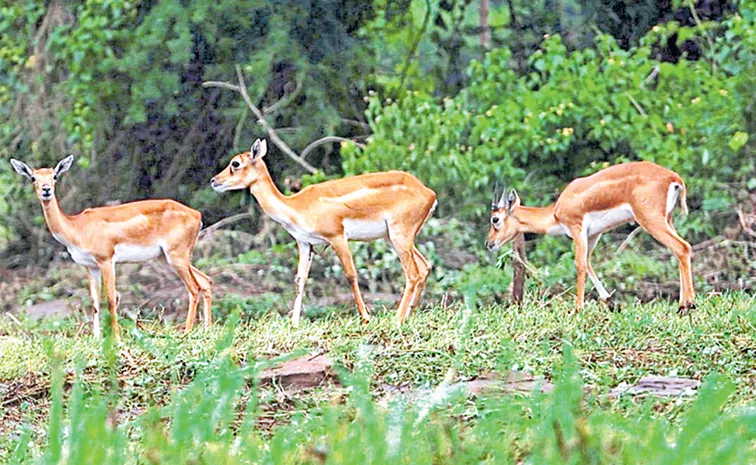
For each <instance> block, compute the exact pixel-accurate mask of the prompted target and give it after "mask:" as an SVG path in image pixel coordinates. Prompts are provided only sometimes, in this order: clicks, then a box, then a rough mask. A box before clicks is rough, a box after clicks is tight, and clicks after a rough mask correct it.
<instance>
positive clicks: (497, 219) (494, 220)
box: [491, 216, 499, 224]
mask: <svg viewBox="0 0 756 465" xmlns="http://www.w3.org/2000/svg"><path fill="white" fill-rule="evenodd" d="M498 222H499V217H498V216H494V217H493V218H491V223H493V224H496V223H498Z"/></svg>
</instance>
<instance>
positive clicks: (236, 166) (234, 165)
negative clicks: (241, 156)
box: [231, 160, 241, 169]
mask: <svg viewBox="0 0 756 465" xmlns="http://www.w3.org/2000/svg"><path fill="white" fill-rule="evenodd" d="M240 166H241V163H239V162H238V161H236V160H234V161H232V162H231V168H233V169H236V168H238V167H240Z"/></svg>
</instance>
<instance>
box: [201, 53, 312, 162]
mask: <svg viewBox="0 0 756 465" xmlns="http://www.w3.org/2000/svg"><path fill="white" fill-rule="evenodd" d="M236 76H237V78H238V79H239V85H238V86H235V85H233V84H229V83H227V82H218V81H207V82H204V83H202V87H222V88H224V89H229V90H233V91H235V92H239V93H240V94H241V96H242V98H243V99H244V101H245V102H246V103H247V106H248V107H249V109H250V110H252V113H254V115H255V117H256V118H257V122H258V123H259V124H260V125H261V126H262V127H263V128H265V131H266V132H267V133H268V137H270V140H271V141H272V142H273V143H274V144H276V146H277V147H278V148H279V149H280V150H281V151H282V152H283V153H285V154H286V156H288V157H289V158H291V159H292V160H294V161H295V162H297V163H298V164H299V165H300V166H302V167H303V168H304V169H306V170H307V171H308V172H309V173H310V174H314V173H316V172H317V169H315V167H314V166H312V165H311V164H309V163H307V162H306V161H304V160H303V159H302V158H301V157H300V156H299V155H297V153H296V152H294V151H293V150H292V149H291V147H289V146H288V145H287V144H286V142H284V141H283V139H281V137H280V136H279V135H278V132H276V130H275V129H274V128H273V126H271V125H270V124H269V123H268V122H267V121H266V120H265V116H264V115H263V113H262V111H260V109H259V108H257V106H256V105H255V104H254V103H253V102H252V99H251V98H250V97H249V94H248V93H247V85H246V84H245V83H244V74H242V70H241V66H239V65H236Z"/></svg>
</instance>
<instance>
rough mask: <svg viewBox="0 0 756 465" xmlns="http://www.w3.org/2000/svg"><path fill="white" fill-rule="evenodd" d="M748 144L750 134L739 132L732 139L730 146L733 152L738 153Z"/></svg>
mask: <svg viewBox="0 0 756 465" xmlns="http://www.w3.org/2000/svg"><path fill="white" fill-rule="evenodd" d="M746 142H748V133H746V132H743V131H738V132H736V133H735V134H733V136H732V138H731V139H730V143H729V145H730V148H731V149H732V151H733V152H737V151H738V150H740V148H741V147H743V146H744V145H746Z"/></svg>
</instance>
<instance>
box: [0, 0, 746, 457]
mask: <svg viewBox="0 0 756 465" xmlns="http://www.w3.org/2000/svg"><path fill="white" fill-rule="evenodd" d="M754 23H756V3H754V2H753V1H752V0H697V1H693V0H647V1H644V2H635V1H629V0H627V1H626V0H532V1H521V0H398V1H390V0H373V1H358V0H310V1H298V0H277V1H263V0H252V1H249V0H224V1H222V2H220V1H211V0H37V1H33V0H0V158H2V159H7V158H9V157H15V158H20V159H23V160H25V161H26V162H28V163H29V164H30V165H32V166H34V167H40V166H52V165H53V164H54V163H55V162H56V161H57V160H59V159H61V158H62V157H64V156H65V155H67V154H69V153H74V154H76V156H77V165H76V166H75V167H74V169H73V170H71V172H70V173H67V174H66V175H65V176H64V177H63V179H62V180H61V182H60V185H59V188H58V190H57V192H58V195H59V198H60V200H61V203H62V206H63V208H64V210H66V211H67V212H71V213H74V212H78V211H80V210H82V209H84V208H86V207H91V206H97V205H102V204H106V203H113V202H126V201H129V200H134V199H141V198H151V197H171V198H176V199H178V200H180V201H182V202H184V203H186V204H188V205H190V206H192V207H194V208H197V209H199V210H200V211H202V213H203V215H204V222H205V225H212V224H214V223H216V222H217V221H219V220H221V219H224V218H227V217H231V216H233V217H234V219H235V221H234V222H230V223H226V224H225V226H224V227H223V228H221V229H219V230H215V231H210V232H206V233H203V235H202V236H201V238H200V240H199V242H198V247H197V250H196V252H195V262H196V264H197V266H198V267H200V268H201V269H203V270H205V271H206V272H208V273H209V274H210V275H211V276H212V277H213V279H214V286H215V288H214V290H215V305H214V312H215V315H216V316H217V319H216V321H217V322H218V323H219V324H218V325H216V326H215V327H214V328H212V329H210V330H198V331H195V332H193V333H191V334H189V335H188V336H184V335H181V334H179V332H178V331H177V330H176V329H175V328H174V327H173V324H174V322H175V321H179V322H180V321H182V320H183V318H184V311H185V310H184V309H185V305H186V301H185V299H184V298H183V295H184V290H183V288H182V286H181V284H180V283H179V282H178V281H177V279H175V278H174V277H173V276H172V275H171V273H170V272H169V269H168V268H167V267H166V266H165V265H164V264H161V263H160V262H154V263H150V264H144V265H141V266H136V265H123V266H119V283H118V289H119V291H120V293H121V314H120V317H121V318H122V326H123V327H124V335H123V340H122V341H121V342H120V343H119V344H113V343H112V341H110V340H106V341H104V342H100V341H96V340H94V339H92V338H89V337H82V334H88V332H89V325H90V322H89V321H88V318H87V317H86V316H85V315H84V312H82V311H81V310H82V309H88V308H89V305H90V301H89V296H88V295H87V286H86V280H85V274H84V273H83V271H82V270H81V269H80V267H78V266H76V265H74V264H73V263H72V262H71V260H70V258H69V257H68V256H67V253H66V252H65V251H64V250H63V249H62V247H61V246H60V245H59V244H56V243H55V241H54V239H53V238H52V236H51V235H50V234H49V232H48V231H47V228H46V226H45V224H44V220H43V217H42V212H41V209H40V208H39V205H37V203H38V202H37V200H36V199H35V198H34V195H33V192H32V189H31V188H30V187H29V186H28V184H27V183H26V182H25V181H24V180H23V179H22V178H21V177H20V176H18V175H16V174H15V173H13V172H12V171H11V167H10V165H9V163H7V162H4V161H2V160H0V217H1V218H2V221H0V294H1V295H3V299H2V301H0V310H1V311H2V312H0V462H2V463H13V464H31V463H43V464H47V463H49V464H61V463H70V464H84V463H138V464H155V463H212V464H217V463H307V464H317V463H399V462H398V458H399V457H401V458H403V459H404V460H405V463H465V462H475V463H518V464H519V463H539V464H541V463H554V464H557V463H558V464H561V463H597V464H598V463H633V464H635V463H648V464H654V463H659V464H670V463H738V464H740V463H751V462H754V461H756V457H754V448H753V444H754V439H756V423H754V415H753V410H752V406H753V404H754V400H756V391H755V390H754V386H756V384H755V383H754V380H756V372H755V371H754V365H753V355H754V353H756V339H754V334H756V331H754V325H756V313H755V312H756V304H754V298H753V295H752V291H753V289H754V288H756V244H755V243H754V241H755V240H756V156H754V155H755V154H754V148H755V147H756V138H755V137H754V136H753V134H754V124H755V123H754V118H753V116H754V112H755V111H756V108H755V107H754V102H756V99H754V95H756V34H755V33H754V29H755V27H754V26H755V24H754ZM237 65H238V66H240V67H241V70H242V71H243V73H244V75H245V78H246V83H247V86H248V88H249V93H250V95H251V97H252V100H253V102H254V104H255V105H256V106H258V107H259V108H260V109H261V110H262V112H263V113H264V118H265V120H266V121H267V123H268V124H269V125H270V126H271V127H272V128H274V130H275V131H276V132H277V133H278V134H279V136H280V137H281V139H282V140H283V141H285V143H286V144H287V145H289V146H290V147H291V148H292V149H293V150H294V151H295V152H297V153H298V154H300V155H302V156H303V157H306V161H307V162H308V163H309V164H311V165H312V166H313V167H314V169H313V170H309V169H305V168H303V167H301V165H298V164H295V163H293V162H292V160H291V159H290V158H287V157H286V156H285V155H284V154H283V152H281V151H280V150H279V148H277V147H275V146H274V145H273V144H271V153H270V155H269V156H268V157H267V160H268V163H269V165H270V166H271V170H272V171H273V176H274V179H275V180H276V182H277V183H278V185H279V186H280V187H281V189H283V190H285V191H289V192H293V191H296V190H298V189H300V188H301V187H302V186H303V185H307V184H309V183H313V182H317V181H320V180H323V179H326V178H333V177H341V176H344V175H350V174H356V173H362V172H365V171H375V170H383V169H405V170H409V171H411V172H413V173H414V174H415V175H417V176H418V177H419V178H420V179H422V180H423V181H424V182H425V183H426V184H427V185H428V186H429V187H431V188H433V189H434V190H435V191H436V192H438V194H439V200H440V206H439V209H438V212H437V214H436V215H435V217H434V218H432V219H431V220H430V221H429V222H428V224H427V225H426V226H425V228H424V230H423V233H422V235H421V241H420V242H421V244H420V248H421V250H422V251H423V253H424V254H426V255H427V256H428V257H429V258H430V260H431V261H432V262H433V263H434V270H433V275H432V277H431V280H430V283H429V286H428V289H427V296H426V302H428V303H429V305H428V306H427V307H425V308H423V309H421V310H420V311H419V312H418V313H417V314H415V315H413V316H412V318H410V319H409V320H408V321H407V322H406V324H405V325H404V326H402V327H398V326H397V325H395V323H394V321H393V319H392V316H393V315H392V311H393V305H394V302H395V300H396V299H397V298H398V293H399V292H400V290H401V288H402V284H403V283H402V280H401V274H400V273H401V272H400V267H399V264H398V261H397V258H396V256H395V254H394V253H393V252H392V251H390V249H389V247H388V246H387V245H386V244H384V243H382V242H378V243H374V244H369V245H367V244H358V245H355V246H354V248H353V250H354V254H355V260H356V262H357V266H358V268H359V273H360V280H361V284H362V286H363V288H364V291H365V293H366V295H367V300H368V302H369V303H370V304H371V305H372V307H373V309H374V311H375V315H376V316H375V318H374V319H373V320H372V321H371V322H370V323H369V324H368V325H365V326H363V325H360V324H359V322H358V320H357V318H356V316H355V312H354V309H353V308H352V304H351V295H350V293H349V290H348V287H347V286H346V284H345V283H344V280H343V279H342V276H341V269H340V267H339V266H338V264H337V261H336V259H335V257H334V256H333V254H332V253H331V252H330V251H323V252H322V253H318V254H317V255H316V258H315V260H316V263H315V264H314V266H313V271H312V273H311V280H310V283H309V284H308V296H307V299H306V314H307V318H306V319H305V321H304V322H303V325H302V327H301V328H298V329H294V328H292V327H291V326H290V324H289V322H288V320H287V319H286V318H285V317H284V316H282V315H285V314H286V312H287V311H288V309H289V307H290V304H291V302H292V300H293V295H294V286H293V276H294V270H295V268H296V246H295V244H294V243H293V241H292V240H291V239H290V238H289V237H287V235H286V233H285V232H284V231H283V230H282V229H281V228H280V227H277V226H275V225H273V224H271V222H270V221H269V220H266V219H265V218H264V217H263V216H262V215H261V214H260V212H259V209H257V207H256V205H255V202H254V200H252V199H251V197H250V195H249V194H248V193H235V194H227V195H222V196H221V195H218V194H217V193H215V192H213V191H212V190H211V189H210V188H209V187H208V180H209V179H210V177H211V176H212V175H213V174H215V173H216V172H217V171H218V170H219V169H220V168H221V167H222V166H224V165H225V163H226V162H227V161H228V159H229V157H230V155H231V154H233V153H236V152H239V151H242V150H246V149H247V147H249V145H250V144H251V142H252V141H253V140H254V139H255V138H256V137H265V136H267V135H268V134H267V133H266V131H265V129H263V126H262V125H261V124H258V121H257V117H256V116H254V115H253V114H251V113H250V111H249V109H248V108H247V106H246V105H245V104H244V102H242V100H241V99H240V98H239V96H238V95H237V94H235V93H233V92H229V91H226V90H222V89H219V88H205V87H202V83H203V82H205V81H231V82H233V81H235V79H236V76H235V66H237ZM326 136H338V138H335V139H328V141H329V142H327V143H323V144H321V145H317V146H316V147H315V148H314V149H307V148H308V147H311V146H310V144H312V143H313V141H319V140H322V138H323V137H326ZM333 141H336V142H333ZM311 148H312V147H311ZM639 159H645V160H653V161H656V162H657V163H660V164H662V165H664V166H667V167H669V168H671V169H674V170H676V171H677V172H679V173H680V174H681V175H682V176H683V178H684V179H685V180H686V183H687V185H688V202H689V205H690V207H691V214H690V215H689V216H688V217H687V218H679V217H678V218H677V219H676V221H677V225H678V228H679V229H680V230H681V231H682V233H683V235H684V236H685V237H686V238H688V239H689V240H690V242H691V243H693V244H694V258H693V263H694V275H695V279H696V287H697V290H698V291H699V293H700V297H699V302H698V303H699V308H698V310H697V311H696V312H695V313H693V314H692V315H691V316H690V317H689V318H685V319H682V318H678V317H677V316H675V315H674V311H673V308H674V304H673V303H672V302H670V301H669V300H667V299H666V298H672V299H674V298H675V296H676V295H677V292H678V283H677V264H676V263H675V261H674V259H673V258H672V257H671V256H670V254H669V252H667V251H665V250H664V249H662V248H661V247H660V246H658V244H655V243H654V242H653V241H652V240H651V239H649V238H648V237H647V236H646V235H640V236H638V237H636V238H634V239H632V241H630V242H629V245H628V243H624V244H623V245H628V246H627V247H626V248H624V251H622V252H619V250H618V249H619V248H622V247H620V246H619V244H620V242H622V241H625V239H626V238H627V236H628V234H629V233H630V232H631V231H632V230H633V226H627V227H624V228H620V229H619V230H617V231H616V232H615V233H613V234H608V235H606V236H605V238H604V242H603V243H602V247H600V248H599V250H597V251H596V254H594V261H593V262H594V267H595V268H596V269H597V271H598V273H599V275H600V276H601V277H602V280H603V281H604V282H605V284H607V287H608V288H610V289H612V290H617V296H618V297H619V299H620V300H624V301H625V302H624V303H625V305H624V311H623V312H621V313H611V312H609V311H608V310H607V308H606V307H605V306H603V305H601V304H599V303H597V302H595V301H594V300H593V299H589V301H588V304H587V306H586V310H585V311H584V312H582V313H581V314H579V315H574V314H573V313H570V311H571V309H572V302H573V300H572V297H571V296H570V291H571V289H572V286H573V285H574V266H573V255H572V251H571V247H570V243H569V241H567V240H565V239H563V238H554V237H544V238H535V237H528V238H527V239H528V241H527V247H528V255H529V259H530V261H531V264H532V265H533V266H532V267H531V270H530V275H529V279H528V289H527V294H526V303H525V305H524V306H522V307H516V306H512V305H501V303H502V302H503V301H504V300H505V299H506V297H507V290H508V286H509V285H510V280H511V278H510V275H511V273H510V271H511V270H508V269H506V268H507V266H508V262H509V260H508V252H506V251H505V252H504V253H503V254H502V255H501V256H499V257H494V256H489V255H488V254H487V253H486V251H485V250H484V248H483V246H482V242H483V237H484V234H485V232H486V229H487V222H488V208H489V201H490V192H491V190H492V187H493V183H494V181H495V180H499V181H501V182H503V183H505V184H507V185H508V186H510V187H515V188H517V189H518V190H519V192H520V194H521V197H522V198H523V201H524V202H525V203H526V204H528V205H545V204H547V203H549V202H552V201H554V200H555V199H556V196H557V195H558V193H559V191H560V190H561V189H562V188H563V187H564V185H565V184H566V183H567V182H569V181H570V180H571V179H573V178H574V177H576V176H582V175H586V174H590V173H593V172H595V171H597V170H599V169H601V168H602V167H605V166H608V165H611V164H614V163H619V162H623V161H629V160H639ZM500 268H505V269H504V271H502V270H501V269H500ZM733 290H734V291H733ZM749 292H750V293H749ZM660 297H661V298H662V299H659V298H660ZM657 299H658V300H660V301H655V300H657ZM638 301H644V302H645V301H655V302H650V303H641V302H638ZM40 303H42V304H43V305H39V304H40ZM339 304H340V305H339ZM344 304H346V305H344ZM50 309H52V310H50ZM24 310H26V311H24ZM48 311H49V312H51V313H61V314H64V316H63V317H60V316H57V317H53V318H51V319H46V318H41V319H37V318H38V317H39V315H40V314H44V313H45V312H48ZM279 314H280V315H279ZM298 353H327V355H328V356H329V357H330V358H331V359H332V360H333V361H334V363H335V364H336V366H337V372H338V380H339V383H326V384H324V385H321V386H318V387H317V388H315V389H312V390H309V391H307V392H304V393H299V394H296V395H291V394H290V393H287V392H285V391H284V390H282V389H281V388H280V386H277V385H272V386H270V385H266V386H261V385H259V384H258V382H257V381H256V379H257V374H258V372H259V370H260V369H262V368H263V367H264V366H267V365H269V364H270V363H272V362H271V360H276V359H277V358H279V357H286V356H290V355H291V354H298ZM510 371H515V372H520V373H525V374H527V375H532V376H535V377H538V378H541V377H542V378H543V379H545V380H548V381H553V382H554V384H555V389H554V391H553V392H552V393H551V394H541V393H537V392H535V393H530V394H528V395H516V396H504V397H502V396H501V393H495V395H492V396H490V398H476V399H471V398H468V397H467V396H465V395H464V394H462V393H460V392H459V391H455V390H454V389H449V387H450V386H452V385H453V384H452V383H454V382H456V381H466V380H471V379H476V378H478V377H481V376H485V375H486V374H487V373H490V372H495V373H499V374H506V373H509V372H510ZM645 375H666V376H682V377H687V378H693V379H695V380H698V381H702V382H703V383H704V384H703V387H702V388H701V389H700V390H699V391H698V392H697V393H696V395H695V396H693V397H692V398H687V397H681V398H647V399H644V398H641V397H627V396H621V397H619V398H617V397H613V396H612V395H610V393H611V391H612V389H613V388H615V387H617V386H619V385H621V384H623V383H627V384H632V383H634V382H636V381H638V379H639V378H640V377H642V376H645ZM418 399H424V400H418Z"/></svg>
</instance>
